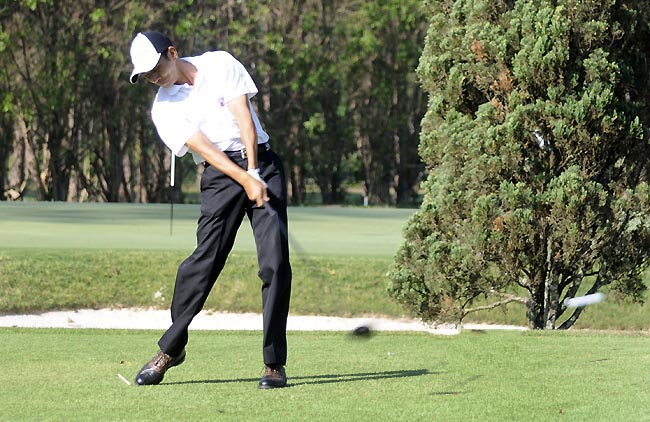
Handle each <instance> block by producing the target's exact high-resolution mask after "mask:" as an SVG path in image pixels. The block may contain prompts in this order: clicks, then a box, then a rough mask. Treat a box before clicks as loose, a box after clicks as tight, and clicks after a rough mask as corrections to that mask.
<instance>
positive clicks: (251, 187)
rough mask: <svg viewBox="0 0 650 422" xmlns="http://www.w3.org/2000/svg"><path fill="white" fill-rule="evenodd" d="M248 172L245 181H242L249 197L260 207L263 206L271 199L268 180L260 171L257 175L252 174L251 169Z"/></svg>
mask: <svg viewBox="0 0 650 422" xmlns="http://www.w3.org/2000/svg"><path fill="white" fill-rule="evenodd" d="M247 174H248V177H246V179H245V181H244V183H242V186H243V187H244V190H245V191H246V195H248V199H250V200H251V201H253V202H255V203H256V204H257V206H258V207H263V206H264V203H265V202H267V201H268V200H269V195H268V193H267V192H266V187H267V185H266V182H264V181H263V180H262V178H261V177H260V176H259V172H258V173H257V177H255V176H253V175H251V174H250V170H249V171H248V173H247Z"/></svg>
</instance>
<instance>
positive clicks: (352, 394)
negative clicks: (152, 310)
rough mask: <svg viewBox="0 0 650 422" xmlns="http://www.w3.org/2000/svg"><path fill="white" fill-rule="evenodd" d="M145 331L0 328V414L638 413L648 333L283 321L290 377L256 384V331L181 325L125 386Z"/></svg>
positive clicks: (493, 417)
mask: <svg viewBox="0 0 650 422" xmlns="http://www.w3.org/2000/svg"><path fill="white" fill-rule="evenodd" d="M157 334H158V333H153V332H151V331H122V330H107V331H103V330H80V329H77V330H70V329H48V330H45V329H13V328H11V329H6V328H5V329H0V343H1V344H2V345H3V352H4V353H3V359H2V360H1V361H0V373H2V377H3V383H2V386H1V387H0V393H1V396H2V406H0V420H3V421H5V420H6V421H21V420H39V421H46V420H52V421H75V420H80V421H86V420H87V421H121V420H124V421H137V420H171V421H173V420H183V421H190V420H229V421H258V420H259V421H268V420H286V421H311V420H314V421H397V420H399V421H433V420H435V421H474V420H475V421H556V420H557V421H596V420H598V421H640V420H647V415H648V411H649V410H650V400H649V396H648V391H649V389H650V353H649V348H648V344H649V338H648V337H647V336H640V335H629V334H627V335H623V334H621V335H612V334H609V335H603V334H598V333H587V332H582V333H566V332H564V333H559V332H524V333H521V332H487V333H485V332H465V333H463V334H461V335H459V336H452V337H445V336H431V335H429V334H423V333H379V334H377V335H376V336H374V337H372V338H371V339H369V340H352V339H350V338H349V337H347V336H346V335H344V334H337V333H323V332H309V333H307V332H291V333H290V334H289V343H290V354H291V356H290V362H291V363H290V366H289V367H288V375H289V387H288V388H286V389H283V390H272V391H259V390H257V382H258V381H259V377H260V376H261V370H262V368H261V366H260V365H259V364H258V362H259V349H260V338H261V337H260V336H261V334H260V333H258V332H205V331H193V332H192V333H191V336H190V344H189V345H188V348H187V353H188V359H187V361H186V362H185V363H184V364H183V365H182V366H179V367H177V368H173V369H171V370H170V371H169V372H168V374H167V376H166V377H165V380H164V381H163V384H161V385H159V386H153V387H135V386H133V385H131V386H128V385H126V384H125V383H124V382H123V381H121V380H120V379H119V378H118V374H122V375H124V376H125V377H126V378H127V379H128V380H129V381H132V379H133V376H134V375H135V373H136V372H137V371H138V370H139V369H140V367H141V366H142V364H143V363H144V362H145V361H146V360H147V359H148V358H149V357H150V355H151V354H152V353H153V352H154V350H153V349H152V348H151V347H150V346H151V345H152V339H153V338H157Z"/></svg>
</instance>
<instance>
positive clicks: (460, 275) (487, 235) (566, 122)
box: [390, 0, 650, 329]
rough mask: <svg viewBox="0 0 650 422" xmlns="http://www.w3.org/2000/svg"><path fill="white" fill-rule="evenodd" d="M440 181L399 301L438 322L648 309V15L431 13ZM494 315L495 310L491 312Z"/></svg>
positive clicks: (616, 8)
mask: <svg viewBox="0 0 650 422" xmlns="http://www.w3.org/2000/svg"><path fill="white" fill-rule="evenodd" d="M427 7H428V11H429V12H430V16H431V20H430V27H429V31H428V34H427V40H426V44H425V50H424V52H423V54H422V57H421V60H420V65H419V68H418V72H419V76H420V79H421V84H422V86H423V87H424V89H425V90H426V91H427V92H428V93H429V95H430V99H429V108H428V112H427V115H426V116H425V119H424V120H423V123H422V126H423V130H422V133H421V142H420V155H421V157H422V159H423V160H424V162H425V163H426V166H427V169H428V170H429V176H428V179H427V180H426V182H425V183H424V184H423V187H424V189H425V191H426V195H425V199H424V202H423V204H422V207H421V209H420V210H419V212H417V213H416V214H415V215H414V216H413V218H412V219H411V221H410V222H409V223H408V225H407V227H406V229H405V242H404V243H403V245H402V247H401V248H400V250H399V252H398V254H397V257H396V264H395V268H394V271H392V272H391V275H390V278H391V282H392V284H391V287H390V293H391V295H392V296H393V297H395V298H396V299H397V300H398V301H400V302H402V303H403V304H405V305H406V306H407V307H408V308H410V309H411V310H412V311H414V312H415V313H416V314H418V315H419V316H420V317H422V318H423V319H424V320H426V321H442V320H455V321H459V320H462V318H463V317H464V316H466V315H467V314H468V313H470V312H473V311H477V310H482V309H486V308H493V307H496V306H502V305H505V304H507V303H510V302H521V303H523V304H525V305H526V308H527V315H528V320H529V325H530V327H532V328H538V329H555V328H560V329H563V328H569V327H571V326H572V325H573V324H574V323H575V321H576V320H577V318H578V317H579V316H580V314H581V312H583V309H584V308H577V309H567V308H566V306H565V305H564V299H566V298H570V297H574V296H576V295H579V294H582V293H594V292H597V291H599V290H601V289H602V288H603V287H606V286H608V288H609V290H610V295H611V294H614V295H618V296H621V297H624V298H628V299H630V300H633V301H637V302H641V301H642V299H643V295H644V292H645V290H646V289H647V287H646V286H645V284H644V283H643V281H642V275H643V274H644V271H645V269H646V268H647V266H648V262H649V258H650V213H649V212H650V189H649V187H648V175H647V170H648V157H649V156H650V143H649V141H648V133H647V128H648V112H649V111H650V110H649V109H648V104H649V101H648V100H649V98H648V95H649V93H650V90H649V87H648V78H647V75H648V74H649V70H650V69H649V67H648V59H649V58H650V55H649V51H648V43H647V40H648V39H649V35H650V34H649V31H648V22H649V18H650V8H649V6H648V4H647V3H646V2H643V1H634V0H619V1H616V0H598V1H596V0H587V1H582V0H581V1H579V0H555V1H548V0H546V1H532V0H514V1H512V0H510V1H508V0H500V1H483V0H476V1H469V0H457V1H452V0H449V1H433V0H432V1H429V2H427ZM481 305H483V306H481Z"/></svg>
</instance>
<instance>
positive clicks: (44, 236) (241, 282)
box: [0, 202, 650, 330]
mask: <svg viewBox="0 0 650 422" xmlns="http://www.w3.org/2000/svg"><path fill="white" fill-rule="evenodd" d="M169 211H170V210H169V206H168V205H153V204H150V205H142V204H139V205H137V204H69V203H38V202H32V203H30V202H26V203H17V204H16V203H0V215H1V216H2V218H0V233H2V236H1V237H0V312H1V313H8V312H19V313H24V312H34V311H45V310H54V309H75V308H103V307H144V308H147V307H155V308H167V307H168V305H169V300H170V299H171V295H172V291H173V285H174V279H175V274H176V268H177V266H178V264H179V263H180V262H181V261H182V260H183V259H184V258H185V257H186V256H187V255H188V254H189V253H191V251H192V249H193V247H194V245H195V234H194V233H195V226H196V218H197V216H198V212H199V208H198V206H197V205H177V206H176V207H175V213H174V223H173V227H172V228H173V231H172V233H170V221H169V217H170V213H169ZM413 211H414V210H404V209H384V208H337V207H321V208H290V210H289V216H290V232H291V249H292V267H293V271H294V284H293V295H292V301H291V312H292V313H293V314H294V315H314V314H320V315H337V316H365V315H377V316H388V317H408V316H409V315H408V314H407V313H406V311H405V310H404V309H403V308H402V307H401V306H400V305H399V304H397V303H395V302H394V301H393V300H392V299H391V298H389V297H388V296H387V294H386V288H387V286H388V283H389V281H388V278H387V277H386V273H387V272H388V271H389V269H390V267H391V265H392V261H393V256H394V254H395V252H396V251H397V249H398V248H399V245H400V243H401V241H402V237H401V232H402V228H403V226H404V224H405V223H406V221H407V220H408V217H409V216H410V215H411V214H412V213H413ZM256 272H257V264H256V258H255V252H254V243H253V241H252V235H251V233H250V228H249V226H248V224H247V223H244V224H243V225H242V228H241V230H240V233H239V235H238V239H237V243H236V245H235V249H234V251H233V253H232V254H231V256H230V258H229V261H228V263H227V265H226V268H225V270H224V272H223V274H222V276H221V277H220V279H219V280H218V282H217V284H216V285H215V288H214V290H213V292H212V294H211V296H210V297H209V299H208V302H207V303H206V308H207V309H212V310H217V311H229V312H259V311H260V307H261V303H260V302H261V299H260V294H259V289H260V282H259V279H258V278H257V276H256ZM646 298H650V297H649V296H648V295H646ZM466 322H485V323H499V324H514V325H526V323H527V321H526V311H525V309H524V307H523V306H522V305H520V304H511V305H509V306H508V307H507V308H505V309H496V310H493V311H489V312H482V313H478V314H472V315H470V316H469V317H468V318H467V319H466ZM575 327H576V328H593V329H614V330H621V329H628V330H650V312H648V305H644V306H641V305H639V304H632V303H626V302H619V301H616V300H615V299H614V297H613V296H611V295H608V298H607V300H606V301H605V302H604V303H602V304H599V305H597V306H590V307H588V308H586V309H585V311H584V312H583V314H582V316H581V317H580V319H579V320H578V322H577V324H576V325H575Z"/></svg>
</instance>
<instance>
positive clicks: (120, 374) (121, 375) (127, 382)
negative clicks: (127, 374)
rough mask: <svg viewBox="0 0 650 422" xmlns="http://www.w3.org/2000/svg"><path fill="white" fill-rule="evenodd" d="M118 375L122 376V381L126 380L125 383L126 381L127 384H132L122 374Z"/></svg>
mask: <svg viewBox="0 0 650 422" xmlns="http://www.w3.org/2000/svg"><path fill="white" fill-rule="evenodd" d="M117 376H118V377H120V379H121V380H122V381H124V383H126V385H131V383H130V382H129V380H127V379H126V378H124V377H123V376H122V374H117Z"/></svg>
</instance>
